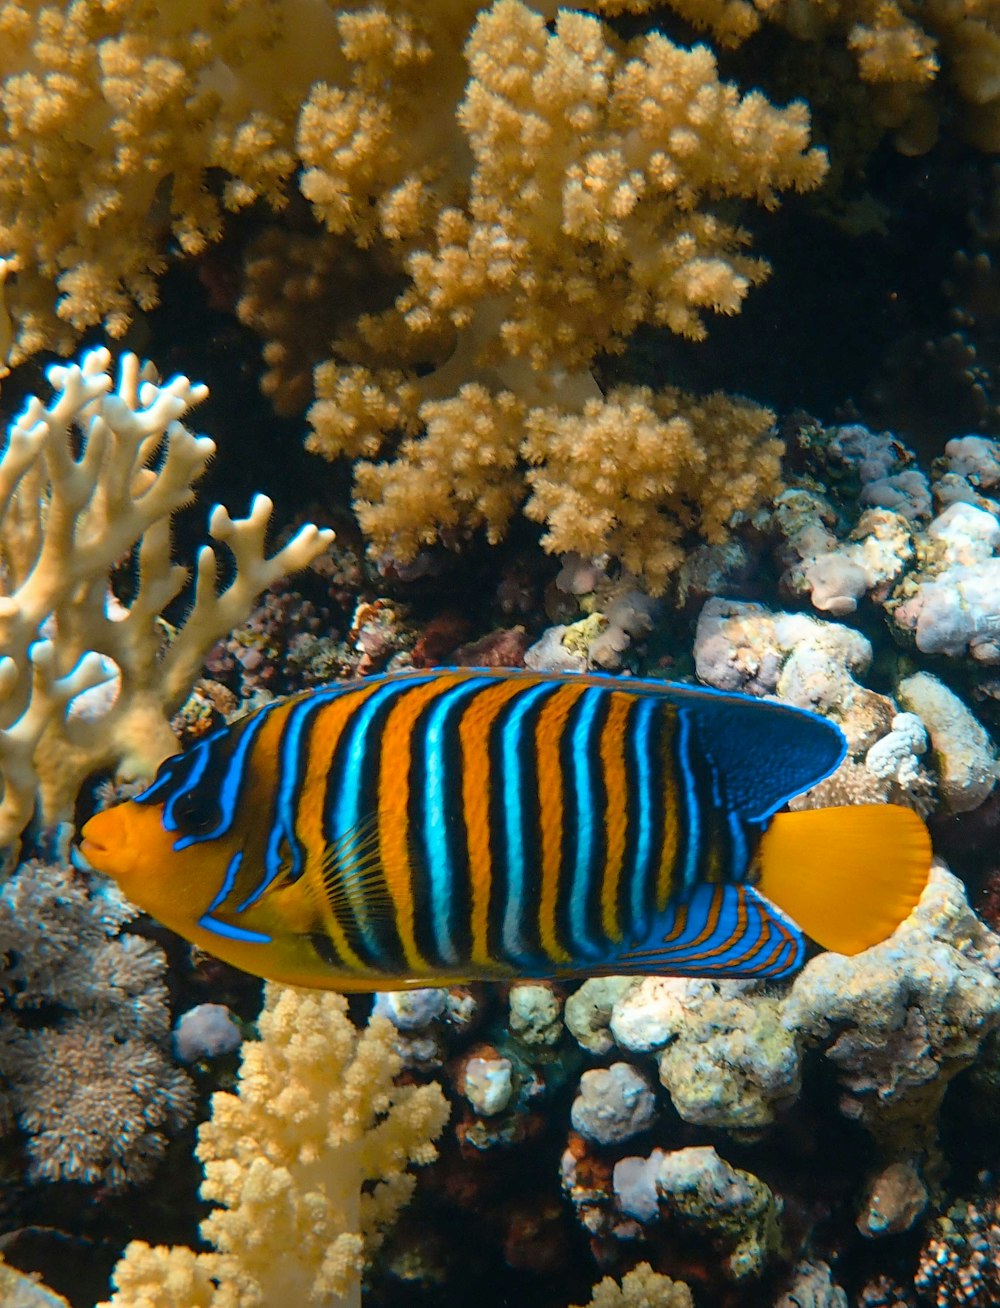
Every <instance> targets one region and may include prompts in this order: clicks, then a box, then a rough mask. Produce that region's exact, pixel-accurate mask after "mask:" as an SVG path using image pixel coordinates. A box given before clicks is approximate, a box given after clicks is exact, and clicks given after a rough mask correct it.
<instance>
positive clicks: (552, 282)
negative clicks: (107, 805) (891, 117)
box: [309, 0, 826, 589]
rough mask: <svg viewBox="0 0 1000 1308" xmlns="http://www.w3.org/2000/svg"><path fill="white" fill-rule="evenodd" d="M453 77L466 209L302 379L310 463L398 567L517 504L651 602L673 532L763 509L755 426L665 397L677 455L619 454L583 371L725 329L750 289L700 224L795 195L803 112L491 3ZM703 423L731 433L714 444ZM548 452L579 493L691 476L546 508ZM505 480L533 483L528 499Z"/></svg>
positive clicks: (750, 276)
mask: <svg viewBox="0 0 1000 1308" xmlns="http://www.w3.org/2000/svg"><path fill="white" fill-rule="evenodd" d="M465 54H466V59H467V61H468V65H469V69H470V72H471V74H472V77H471V80H470V81H469V84H468V88H467V91H466V94H465V96H464V98H463V99H462V101H461V103H460V104H459V105H458V107H457V111H456V112H457V122H458V124H459V125H460V127H461V129H462V131H463V133H464V135H465V138H466V140H467V143H468V148H469V150H470V151H471V156H472V169H471V172H470V174H469V178H468V198H467V200H466V202H465V203H464V204H463V205H462V206H459V205H452V206H445V207H443V208H441V209H440V212H439V213H438V216H437V218H436V221H435V225H434V230H433V232H432V233H431V239H429V240H428V241H427V243H426V246H425V247H424V248H419V247H418V246H417V245H414V248H413V249H412V251H411V252H410V253H409V255H408V257H407V258H406V260H405V269H406V272H407V273H408V275H409V278H410V283H409V285H408V286H406V287H405V289H404V290H403V291H402V293H401V294H400V295H399V296H398V298H397V299H396V302H395V304H394V305H393V307H392V308H391V309H387V310H384V311H383V312H381V313H376V314H372V315H369V316H367V317H364V318H362V319H360V320H359V322H358V324H357V329H356V331H355V332H353V333H352V332H345V333H344V334H342V336H341V338H340V339H339V340H338V341H337V342H335V345H334V359H333V360H331V362H329V363H326V364H323V365H322V366H321V367H320V368H319V369H317V372H316V385H317V394H318V396H319V398H318V400H317V402H316V404H315V405H314V406H313V407H312V409H311V411H310V415H309V416H310V421H311V424H312V427H313V434H312V436H311V438H310V441H309V447H310V448H311V449H313V450H316V451H317V452H319V453H322V454H325V455H326V456H327V457H328V458H334V457H336V456H339V455H347V456H348V457H352V458H355V459H356V458H358V456H362V458H363V459H364V460H368V461H363V462H361V463H360V464H359V465H358V467H357V488H358V511H359V516H360V518H361V521H362V524H363V526H364V528H365V530H366V531H367V532H368V533H369V534H370V536H371V538H372V540H373V542H374V545H375V547H376V549H377V550H380V551H381V552H382V553H383V554H386V555H389V556H391V557H392V558H393V559H395V560H397V561H402V562H405V561H407V560H409V559H411V558H412V557H413V556H414V554H415V553H416V552H417V550H418V549H419V547H420V546H421V545H422V544H425V543H430V542H432V541H434V540H435V539H444V540H446V541H452V540H454V539H456V538H458V537H459V536H461V535H464V534H468V533H469V532H471V531H474V530H477V529H479V528H483V527H485V529H486V532H487V535H488V537H489V539H491V540H495V539H497V538H498V537H499V536H500V535H501V534H502V532H503V531H504V529H505V527H506V525H507V522H508V520H509V518H510V516H511V514H512V513H513V512H514V510H515V509H516V508H517V506H518V505H519V504H520V503H521V502H522V501H523V500H524V499H525V497H526V495H527V494H528V493H529V491H530V492H531V499H530V501H529V503H530V506H531V507H530V508H529V510H528V512H529V514H530V516H533V517H537V518H539V519H540V520H544V521H545V522H546V524H547V526H548V528H549V530H548V533H547V535H546V538H545V539H546V545H547V547H548V548H551V549H570V548H573V549H580V550H581V552H586V551H587V550H590V551H591V552H596V553H602V554H612V555H615V556H617V557H619V558H623V559H625V561H626V562H627V564H628V566H630V567H632V568H633V570H635V571H636V572H637V573H641V574H644V575H645V577H646V579H647V580H649V581H650V582H651V584H653V585H654V586H656V587H658V588H660V589H662V586H663V584H664V580H665V577H666V574H667V572H668V571H669V569H670V568H671V567H672V566H673V565H674V563H675V562H676V559H677V551H678V541H679V539H680V538H681V536H682V534H683V533H684V532H685V531H687V530H688V529H691V530H694V531H700V532H702V533H703V534H704V535H705V536H706V537H707V538H708V539H712V540H715V539H719V538H720V537H721V536H722V535H723V534H724V533H725V531H726V530H727V529H728V528H729V526H730V525H731V523H732V521H733V519H734V515H736V514H737V513H739V512H741V511H745V510H747V509H750V508H752V507H754V506H755V505H756V504H757V503H758V502H759V501H760V499H761V498H763V497H764V496H766V495H767V494H769V493H770V492H771V491H772V490H773V489H774V488H775V487H776V485H777V479H776V475H777V463H776V455H777V445H776V444H775V443H774V442H773V440H771V441H768V440H765V439H763V432H764V429H765V428H767V426H768V425H769V423H770V418H769V416H768V415H766V413H765V411H764V410H755V409H753V406H750V405H746V404H741V403H738V402H724V401H721V400H720V399H718V398H712V399H709V400H707V401H705V403H704V404H703V405H702V406H701V407H700V408H699V406H698V404H697V403H696V402H695V401H693V400H683V401H682V400H681V398H680V397H677V396H676V395H674V394H673V393H667V394H666V395H665V397H664V398H663V401H662V403H663V405H664V406H665V408H666V410H667V411H669V412H668V413H667V421H668V422H669V420H670V419H671V418H673V417H675V416H676V412H677V409H678V406H682V407H685V409H688V410H690V411H691V412H692V413H693V414H694V413H697V414H698V415H699V417H698V421H700V422H701V423H702V425H701V427H700V429H699V430H698V432H697V433H696V434H695V433H693V432H692V431H691V430H690V429H687V430H686V431H685V433H684V434H683V435H682V422H681V420H680V419H678V422H675V423H674V425H673V427H671V428H670V429H669V430H668V429H667V422H664V423H662V424H661V426H660V427H659V428H657V429H655V430H653V428H651V427H650V423H649V421H647V422H646V428H645V430H644V431H643V433H641V434H640V433H637V432H630V431H629V430H628V426H627V422H626V420H625V411H626V409H627V408H628V405H629V402H628V401H623V400H622V401H620V400H619V399H618V398H617V397H616V398H613V397H608V400H607V401H606V402H603V403H602V401H601V397H600V393H599V391H598V389H597V386H596V384H595V383H594V381H593V379H592V376H591V373H590V367H591V365H592V364H593V362H594V360H595V358H596V357H597V355H598V354H599V353H600V352H602V351H604V352H614V351H617V350H620V349H621V348H622V347H623V343H624V341H625V339H626V338H627V337H628V335H629V334H630V333H631V332H632V331H634V329H635V328H636V327H637V326H639V325H640V324H642V323H651V324H657V325H663V326H667V327H669V328H670V329H671V330H673V331H675V332H677V333H679V334H682V335H686V336H689V337H692V338H694V339H701V338H702V337H703V336H704V335H705V333H706V325H705V321H704V319H705V316H706V314H708V313H710V312H711V313H726V314H731V313H736V312H738V311H739V308H740V305H741V304H742V301H743V298H744V297H745V295H746V294H747V292H748V290H749V289H750V287H751V286H752V285H753V284H754V283H755V282H759V281H760V280H762V278H763V277H764V276H765V275H766V272H767V268H766V265H765V264H764V263H763V261H761V260H759V259H755V258H753V257H751V256H750V255H748V254H747V253H746V252H745V247H746V244H747V241H748V238H747V236H746V233H744V232H743V231H742V230H741V229H739V228H737V227H735V226H734V225H733V224H732V223H731V222H729V221H725V220H723V219H722V218H721V217H720V216H719V214H718V213H717V212H715V210H714V208H713V206H714V205H715V204H717V203H718V202H721V201H727V202H731V201H732V200H734V199H742V200H752V201H755V202H757V203H758V204H760V205H762V206H764V207H766V208H771V207H773V206H774V205H775V204H776V203H777V200H778V195H779V193H780V192H782V191H784V190H788V189H799V190H806V189H808V188H810V187H812V186H815V185H817V184H818V182H819V181H820V180H821V178H822V176H823V174H824V170H825V167H826V163H825V157H824V155H823V154H822V152H821V151H817V150H810V149H809V148H808V114H807V112H806V109H805V106H804V105H801V104H794V105H791V106H789V107H788V108H787V109H778V108H776V107H775V106H773V105H771V104H770V103H769V102H768V101H767V100H766V99H765V98H764V97H763V96H762V95H760V94H759V93H756V92H752V93H750V94H749V95H745V96H740V94H739V92H738V91H737V90H736V88H735V87H733V86H731V85H728V84H725V83H723V82H721V81H719V79H718V75H717V70H716V65H715V60H714V57H713V55H712V54H711V52H710V51H709V50H707V49H706V48H705V47H696V48H695V49H693V50H685V49H682V48H680V47H679V46H676V45H674V44H673V43H671V42H670V41H669V40H667V39H666V38H665V37H663V36H660V35H659V34H652V35H649V36H646V37H643V38H640V39H638V40H636V41H635V42H633V43H631V44H629V45H628V46H622V45H620V44H618V43H616V42H615V41H614V40H613V38H612V37H611V36H610V33H609V32H608V30H607V28H606V27H605V26H604V25H603V24H602V23H601V22H599V21H598V20H597V19H596V18H594V17H592V16H590V15H587V14H581V13H573V12H569V11H560V12H559V14H558V16H557V17H556V19H555V23H554V30H553V31H550V30H548V29H547V27H546V25H545V23H544V21H543V17H542V15H541V14H539V13H538V12H536V11H535V10H533V9H532V8H530V7H529V6H527V5H525V4H522V3H520V0H497V3H495V4H493V5H492V6H491V7H490V8H489V9H488V10H486V11H484V12H483V13H482V14H480V16H479V18H478V20H477V22H476V24H475V26H474V27H473V29H472V32H471V34H470V37H469V40H468V42H467V45H466V50H465ZM364 237H365V233H364V232H362V234H361V239H364ZM418 365H422V366H419V367H418ZM649 403H650V404H651V403H652V401H650V402H649ZM640 407H641V406H640ZM634 409H635V406H634V405H633V410H634ZM725 412H728V414H729V415H730V418H732V417H733V415H738V417H737V419H736V420H735V421H734V422H731V424H730V427H729V429H728V430H727V429H726V421H725V420H724V418H723V414H724V413H725ZM751 415H755V416H751ZM632 416H636V417H638V416H639V415H638V412H637V411H636V412H634V413H633V414H632ZM684 421H686V419H685V420H684ZM519 422H520V423H521V429H520V431H519V430H518V423H519ZM563 424H565V425H563ZM727 435H731V436H736V437H737V439H736V441H735V444H734V445H733V447H732V449H731V450H729V451H727V446H726V443H725V441H726V437H727ZM401 436H402V437H403V439H402V441H401V442H400V441H399V438H400V437H401ZM661 439H662V440H664V441H665V442H666V444H665V446H664V448H662V449H659V450H657V449H656V448H655V447H656V446H657V442H658V441H660V440H661ZM549 440H551V441H552V442H553V446H552V448H551V449H549V447H548V445H547V441H549ZM560 440H561V441H563V442H564V446H565V448H566V450H569V448H570V447H572V453H571V456H569V457H571V458H572V460H573V462H574V463H575V464H579V465H581V467H580V469H579V473H578V476H579V478H583V479H585V478H586V477H587V476H588V475H590V476H592V477H593V476H594V475H596V473H597V471H598V469H599V466H600V465H601V462H602V460H603V461H606V460H608V459H609V458H611V459H612V460H614V459H619V460H622V461H624V462H626V463H628V464H630V466H631V467H632V468H633V470H634V469H635V466H636V462H637V459H638V462H639V463H640V464H641V465H642V468H643V472H644V475H646V476H647V478H649V479H653V480H655V478H656V477H657V476H660V477H661V478H665V479H666V480H667V481H669V480H670V478H671V477H672V476H673V475H675V474H676V472H677V470H679V468H680V466H681V458H680V455H679V453H678V449H679V445H680V444H683V445H684V446H685V451H686V453H685V455H684V458H687V459H688V460H689V463H690V471H689V473H687V474H684V475H683V478H682V479H683V483H684V484H683V486H682V487H681V488H680V490H679V493H678V494H677V495H676V496H674V498H673V499H672V498H671V495H672V490H671V488H670V487H669V486H664V487H663V488H662V489H660V490H654V489H652V484H651V482H650V486H649V487H648V488H647V489H646V490H645V491H640V493H639V494H638V495H636V496H634V497H632V496H631V495H630V494H627V493H625V491H624V490H623V489H622V487H621V485H620V483H616V491H615V492H612V491H611V490H610V489H609V488H606V487H602V486H597V487H596V488H592V489H591V490H589V491H584V490H583V489H582V488H578V489H577V492H576V493H575V494H574V493H573V491H572V490H567V491H566V493H565V495H561V494H560V492H559V490H558V489H557V485H556V483H557V482H559V481H562V482H563V485H564V489H565V487H566V486H567V485H569V484H570V482H571V479H569V478H566V477H564V476H563V472H564V467H563V459H564V455H563V453H562V447H561V446H560V445H559V441H560ZM590 440H592V441H593V451H592V452H590V451H588V448H587V447H588V442H589V441H590ZM640 445H641V446H642V447H643V448H644V450H645V452H644V453H643V454H642V455H641V456H639V455H637V454H636V448H637V446H640ZM612 446H616V447H617V448H615V449H612V448H611V447H612ZM724 451H726V452H724ZM387 455H388V457H386V456H387ZM375 459H380V460H381V461H379V462H373V461H371V460H375ZM370 461H371V462H370ZM525 462H527V463H530V464H534V465H538V466H539V469H540V470H539V471H537V472H536V473H533V474H532V475H531V476H530V477H529V478H528V480H527V481H525V480H524V471H525V466H524V465H525ZM550 462H551V464H552V467H553V472H552V476H551V477H548V475H547V473H546V472H545V471H544V469H545V467H546V466H548V464H549V463H550ZM696 468H698V469H700V470H701V471H702V473H703V476H702V478H701V480H699V478H698V477H697V476H696V475H695V471H696ZM615 493H617V494H619V496H620V498H621V501H622V502H621V504H619V505H617V506H616V505H615V504H614V503H613V501H614V494H615ZM643 501H646V502H647V506H646V507H645V508H640V507H639V505H640V504H641V503H642V502H643ZM654 505H655V507H651V506H654ZM675 510H679V511H680V517H679V518H677V519H674V518H671V516H670V515H671V513H672V512H674V511H675ZM588 517H589V518H592V519H593V520H592V521H591V522H589V523H586V524H585V522H584V519H585V518H588ZM612 518H615V520H616V523H617V524H618V525H617V526H615V527H612V525H611V519H612ZM623 520H624V521H623ZM602 524H603V525H602ZM644 532H650V533H651V537H650V539H648V540H646V541H644V542H643V544H642V546H640V545H639V543H638V541H639V537H640V536H641V535H642V533H644Z"/></svg>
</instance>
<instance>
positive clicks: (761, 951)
mask: <svg viewBox="0 0 1000 1308" xmlns="http://www.w3.org/2000/svg"><path fill="white" fill-rule="evenodd" d="M845 749H846V745H845V741H844V737H843V735H842V734H841V732H840V731H839V729H838V728H837V727H836V726H834V725H833V724H832V723H830V722H828V721H826V720H825V719H824V718H821V717H818V716H816V715H815V714H813V713H809V712H807V711H805V710H803V709H797V708H791V707H789V706H787V705H783V704H777V703H772V702H770V701H765V700H760V699H753V698H751V697H750V696H746V695H732V694H723V693H721V692H719V691H713V690H705V689H701V688H698V687H694V686H683V685H674V684H671V683H669V682H662V681H645V680H639V679H631V678H629V679H621V678H615V677H604V676H589V675H578V674H568V675H560V674H555V673H537V674H536V673H531V672H523V671H510V670H505V669H499V670H487V669H457V670H455V669H447V670H440V669H439V670H432V671H421V672H406V673H398V674H392V675H388V676H381V677H370V678H367V679H366V680H363V681H354V682H346V683H340V684H337V685H334V686H328V687H323V688H321V689H317V690H311V691H307V692H305V693H304V694H301V695H297V696H294V697H292V698H291V699H287V700H283V701H278V702H275V703H273V704H268V705H267V706H266V707H264V708H262V709H259V710H258V711H257V712H255V713H251V714H249V715H248V716H247V717H244V718H242V719H240V720H239V721H237V722H235V723H233V725H232V726H229V727H224V728H222V729H220V730H217V731H214V732H212V733H211V734H210V735H207V736H206V737H205V738H204V739H203V740H201V741H199V742H198V743H197V744H196V745H194V746H193V747H192V748H191V749H189V750H187V751H186V752H185V753H183V754H178V755H176V756H175V757H173V758H170V759H167V761H166V762H165V763H164V764H163V765H162V767H161V768H160V770H159V772H158V774H157V776H156V779H155V780H154V781H153V782H152V784H151V785H150V786H149V788H148V789H147V790H146V791H145V792H144V793H142V794H141V795H139V796H138V797H137V798H136V799H134V800H132V801H130V802H128V803H126V804H122V805H121V806H119V807H118V808H114V809H109V810H108V811H106V812H103V813H98V814H97V816H96V817H93V818H91V820H90V821H89V822H88V823H87V824H86V826H85V828H84V831H83V837H84V839H83V846H82V850H83V854H84V856H85V857H86V858H87V859H88V860H89V862H90V864H91V865H92V866H93V867H94V868H96V869H98V870H99V871H101V872H106V873H108V874H109V875H110V876H112V877H114V878H115V879H116V880H117V881H118V882H119V884H120V885H121V888H122V890H123V891H124V892H125V894H126V895H127V896H128V897H129V898H130V899H132V900H134V901H135V903H136V904H138V905H140V907H142V908H144V909H146V910H147V911H148V912H150V913H151V914H152V915H153V916H154V917H156V918H159V920H160V921H161V922H163V923H165V924H166V925H167V926H169V927H171V928H172V929H173V930H175V931H178V932H179V933H180V934H181V935H183V936H185V937H186V938H187V939H188V940H191V941H193V942H194V943H195V944H197V945H199V946H200V947H202V948H203V949H206V950H208V951H210V952H211V953H213V954H216V955H218V956H219V957H220V958H224V959H227V960H228V961H229V962H231V963H234V964H236V966H237V967H241V968H244V969H245V970H246V971H248V972H254V973H256V974H257V975H259V976H265V977H271V978H272V979H274V980H280V981H287V982H291V983H294V984H296V985H306V986H327V987H331V988H334V989H337V990H374V989H392V988H397V987H403V986H411V985H433V984H441V983H447V982H455V981H465V980H471V979H502V978H519V977H573V976H583V975H593V974H601V973H612V974H613V973H630V972H636V973H637V972H649V973H663V974H674V975H683V976H710V977H782V976H787V975H788V974H789V973H790V972H792V971H794V970H795V969H796V968H797V967H799V966H800V964H801V962H802V959H803V953H804V940H803V932H805V933H808V935H810V936H811V937H812V938H813V939H814V940H816V941H817V942H818V943H819V944H821V945H823V946H825V947H826V948H828V949H836V950H839V951H841V952H843V953H856V952H857V951H859V950H861V949H864V948H866V947H867V946H868V945H871V944H874V943H876V942H877V941H879V940H883V939H885V937H886V936H888V935H889V934H891V932H892V931H893V930H894V928H895V927H896V926H897V925H898V924H899V922H901V921H902V919H903V918H904V917H906V915H907V914H908V913H909V912H910V910H911V908H912V907H913V906H914V904H915V903H916V901H917V899H918V898H919V896H920V893H921V891H922V889H923V887H924V885H925V884H926V881H927V876H928V871H929V866H930V856H931V855H930V840H929V837H928V834H927V829H926V827H925V826H924V824H923V822H922V821H921V820H920V818H919V817H917V816H916V814H914V813H913V812H911V811H910V810H909V809H906V808H899V807H894V806H891V805H862V806H857V807H849V808H831V809H809V810H805V811H801V812H786V813H778V809H780V808H782V807H783V805H784V804H785V803H786V802H787V800H788V799H789V798H791V797H792V796H793V795H797V794H798V793H799V792H801V791H803V790H805V789H807V788H808V787H810V786H813V785H815V784H816V783H817V782H818V781H821V780H822V779H823V778H824V777H826V776H829V774H830V773H831V772H832V771H833V770H834V769H835V768H836V767H837V765H838V764H839V763H840V762H841V760H842V759H843V757H844V753H845Z"/></svg>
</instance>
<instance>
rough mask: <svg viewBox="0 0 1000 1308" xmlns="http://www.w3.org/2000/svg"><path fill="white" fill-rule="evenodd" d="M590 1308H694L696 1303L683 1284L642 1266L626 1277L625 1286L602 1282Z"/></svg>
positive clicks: (626, 1274)
mask: <svg viewBox="0 0 1000 1308" xmlns="http://www.w3.org/2000/svg"><path fill="white" fill-rule="evenodd" d="M587 1308H694V1299H693V1297H692V1295H691V1291H690V1290H689V1289H688V1287H687V1286H686V1285H685V1284H684V1282H683V1281H673V1280H671V1279H670V1277H669V1276H664V1275H663V1274H662V1273H661V1272H654V1271H653V1269H652V1267H650V1265H649V1263H639V1264H638V1265H637V1266H636V1267H633V1268H632V1270H631V1271H630V1272H626V1273H625V1275H624V1276H623V1277H622V1279H621V1284H619V1283H618V1282H617V1281H616V1280H614V1279H613V1278H612V1277H610V1276H605V1278H604V1280H603V1281H599V1282H598V1283H597V1285H595V1286H594V1297H593V1298H592V1299H591V1301H590V1303H589V1304H588V1305H587Z"/></svg>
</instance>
